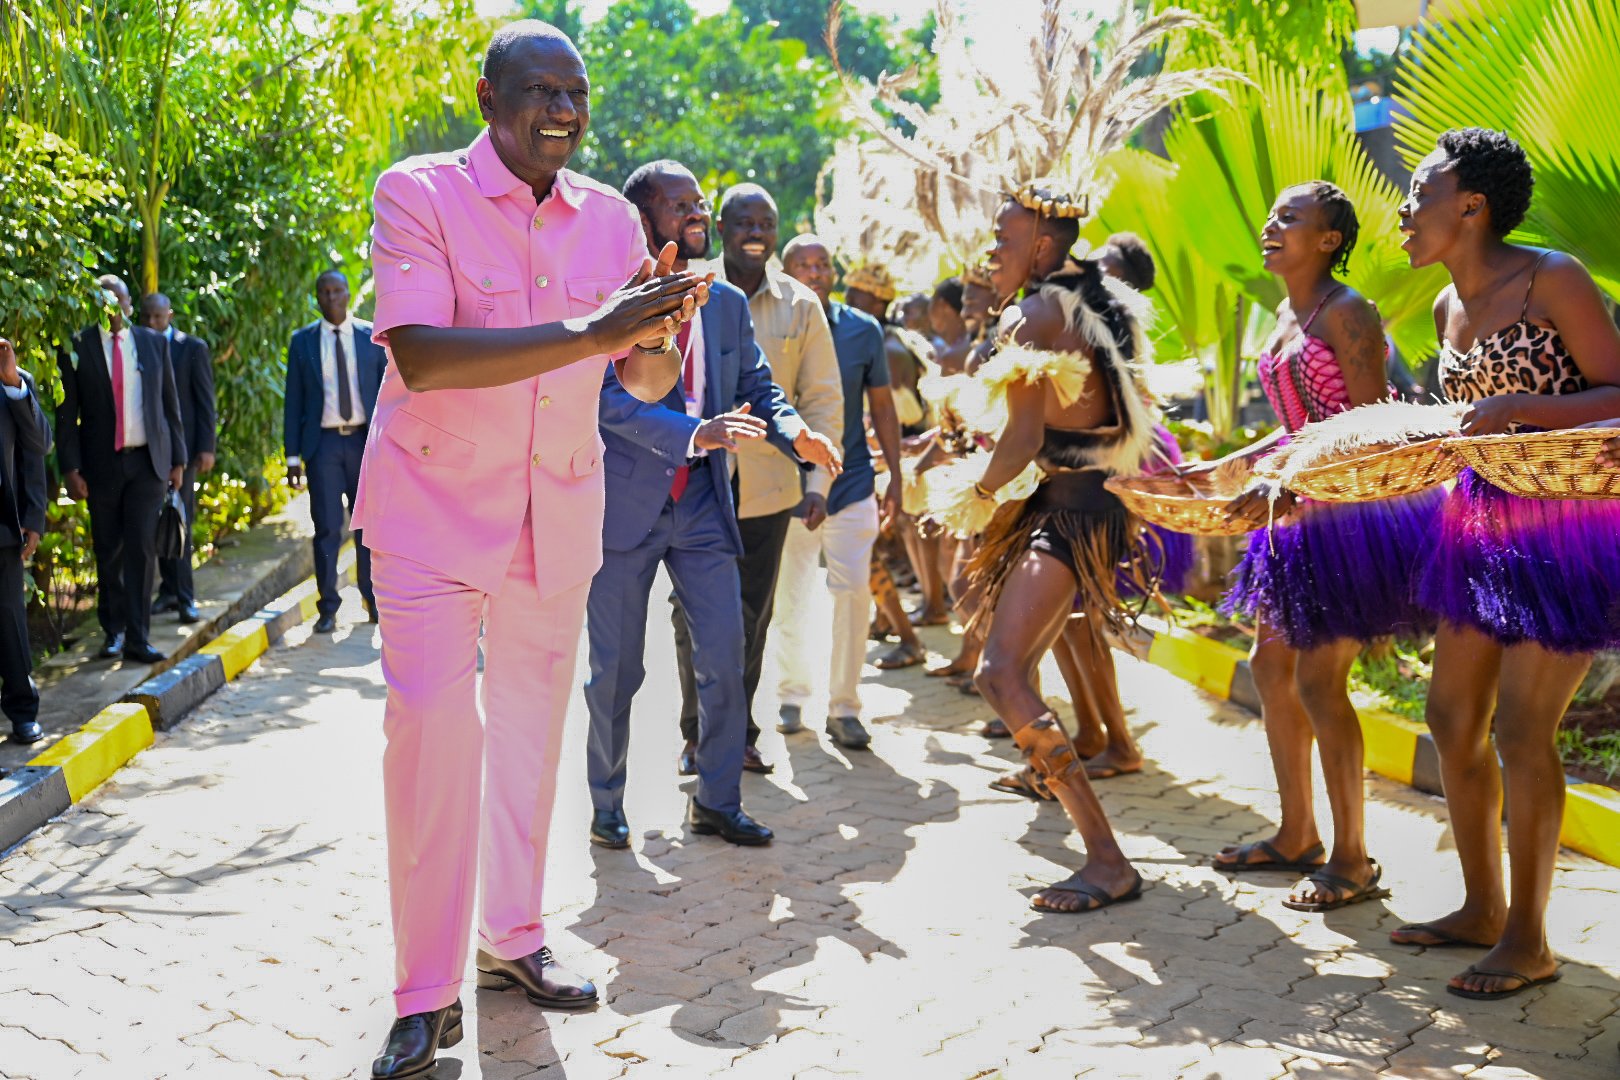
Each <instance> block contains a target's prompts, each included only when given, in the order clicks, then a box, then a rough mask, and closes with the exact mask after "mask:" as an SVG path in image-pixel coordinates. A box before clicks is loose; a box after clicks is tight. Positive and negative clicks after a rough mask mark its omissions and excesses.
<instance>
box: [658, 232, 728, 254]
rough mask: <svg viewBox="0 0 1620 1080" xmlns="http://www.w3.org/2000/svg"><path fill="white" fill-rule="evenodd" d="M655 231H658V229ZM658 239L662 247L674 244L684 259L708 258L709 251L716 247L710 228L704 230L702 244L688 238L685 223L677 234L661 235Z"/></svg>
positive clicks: (659, 245)
mask: <svg viewBox="0 0 1620 1080" xmlns="http://www.w3.org/2000/svg"><path fill="white" fill-rule="evenodd" d="M654 231H655V232H656V230H654ZM656 239H657V241H658V247H659V248H662V247H663V246H664V245H665V244H674V245H675V251H676V254H678V255H679V256H680V257H681V258H683V259H707V258H708V257H709V252H710V251H711V250H712V249H713V247H714V240H713V237H712V236H711V235H710V233H709V230H708V229H704V230H703V242H702V243H701V244H694V243H692V241H691V240H689V239H687V236H686V226H685V225H682V226H681V227H680V228H679V229H677V230H676V232H675V235H673V236H662V235H660V236H657V237H656Z"/></svg>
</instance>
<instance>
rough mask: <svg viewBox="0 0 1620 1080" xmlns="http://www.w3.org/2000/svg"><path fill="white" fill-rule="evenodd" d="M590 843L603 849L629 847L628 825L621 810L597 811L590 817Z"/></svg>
mask: <svg viewBox="0 0 1620 1080" xmlns="http://www.w3.org/2000/svg"><path fill="white" fill-rule="evenodd" d="M591 843H593V844H596V845H598V846H600V847H605V848H627V847H629V846H630V825H629V823H628V822H626V821H625V820H624V811H623V810H598V811H596V813H594V814H592V815H591Z"/></svg>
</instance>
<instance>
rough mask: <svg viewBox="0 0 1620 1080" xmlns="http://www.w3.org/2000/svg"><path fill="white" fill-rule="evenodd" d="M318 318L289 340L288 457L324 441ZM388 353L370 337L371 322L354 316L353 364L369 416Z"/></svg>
mask: <svg viewBox="0 0 1620 1080" xmlns="http://www.w3.org/2000/svg"><path fill="white" fill-rule="evenodd" d="M322 322H323V320H321V319H316V320H315V321H314V322H312V323H310V324H309V325H308V326H303V327H300V328H298V329H297V330H295V331H293V336H292V340H291V341H290V342H288V343H287V403H286V412H285V417H286V421H285V423H286V434H285V436H284V440H285V446H286V450H287V456H288V457H298V458H303V459H304V460H305V461H308V460H309V458H310V455H312V454H314V453H315V448H316V447H317V446H319V445H320V442H321V408H322V403H323V402H324V401H325V397H326V395H325V391H324V388H323V386H322V379H321V336H320V335H321V323H322ZM387 365H388V354H387V353H385V352H383V347H382V346H381V345H378V344H376V343H375V342H373V341H372V340H371V324H370V323H368V322H364V321H362V320H360V319H356V320H354V367H355V370H356V371H358V372H359V373H360V403H361V404H362V405H364V406H365V408H366V416H367V417H368V418H370V417H373V416H375V415H377V387H379V386H381V385H382V377H383V368H385V367H386V366H387Z"/></svg>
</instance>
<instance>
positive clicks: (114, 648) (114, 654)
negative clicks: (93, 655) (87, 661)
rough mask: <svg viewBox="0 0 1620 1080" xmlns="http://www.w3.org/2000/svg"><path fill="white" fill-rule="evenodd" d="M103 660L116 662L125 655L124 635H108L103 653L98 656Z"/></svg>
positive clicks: (102, 647) (102, 646)
mask: <svg viewBox="0 0 1620 1080" xmlns="http://www.w3.org/2000/svg"><path fill="white" fill-rule="evenodd" d="M97 655H98V656H100V657H101V658H102V659H103V660H116V659H118V658H119V657H120V656H123V655H124V635H123V634H108V635H107V640H106V641H105V642H103V643H102V645H101V652H100V653H98V654H97Z"/></svg>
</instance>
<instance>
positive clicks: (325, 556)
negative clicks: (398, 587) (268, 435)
mask: <svg viewBox="0 0 1620 1080" xmlns="http://www.w3.org/2000/svg"><path fill="white" fill-rule="evenodd" d="M315 303H316V305H317V306H318V307H319V308H320V309H321V317H320V318H319V319H317V320H316V321H315V322H312V323H310V324H309V325H308V326H305V327H302V328H301V329H299V330H297V331H295V332H294V333H293V336H292V341H291V342H290V343H289V344H288V346H287V408H286V429H287V431H286V439H285V441H286V449H287V482H288V483H290V484H292V486H293V487H295V488H296V487H301V486H303V482H304V478H305V477H306V476H307V477H308V478H309V514H310V517H312V518H313V519H314V520H315V584H316V586H317V587H318V588H319V589H320V600H319V601H318V611H319V614H320V617H319V618H318V619H316V620H315V631H316V633H320V634H330V633H331V632H332V631H333V630H334V629H336V628H337V610H338V607H339V605H340V604H341V603H342V600H341V598H340V597H339V596H338V589H337V558H338V547H339V546H340V545H341V544H342V541H343V507H344V504H345V503H347V504H348V507H349V510H350V511H351V512H352V511H353V510H354V495H355V491H356V489H357V488H358V486H359V484H360V459H361V457H362V456H363V454H364V453H365V449H366V430H367V426H368V424H369V423H370V420H371V415H372V413H373V412H375V411H376V409H377V387H378V386H380V385H381V384H382V377H383V368H384V366H385V365H386V364H387V362H388V361H387V356H386V354H385V353H384V352H383V350H382V346H380V345H377V344H374V343H373V342H372V340H371V324H370V323H368V322H361V321H359V320H357V319H351V318H349V279H348V278H346V277H344V276H343V274H342V273H341V272H340V271H337V270H328V271H326V273H324V274H322V275H321V276H320V277H318V278H316V279H315ZM354 555H355V562H354V569H355V578H356V579H357V584H358V585H359V586H360V596H361V597H362V598H363V599H364V600H365V602H366V613H367V615H368V616H369V617H370V619H371V621H372V622H376V621H377V601H376V598H375V597H373V596H372V593H371V552H369V551H367V550H366V547H365V544H364V543H363V542H362V540H361V535H360V533H359V532H356V533H355V534H354Z"/></svg>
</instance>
